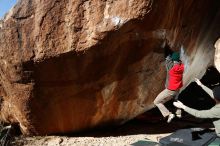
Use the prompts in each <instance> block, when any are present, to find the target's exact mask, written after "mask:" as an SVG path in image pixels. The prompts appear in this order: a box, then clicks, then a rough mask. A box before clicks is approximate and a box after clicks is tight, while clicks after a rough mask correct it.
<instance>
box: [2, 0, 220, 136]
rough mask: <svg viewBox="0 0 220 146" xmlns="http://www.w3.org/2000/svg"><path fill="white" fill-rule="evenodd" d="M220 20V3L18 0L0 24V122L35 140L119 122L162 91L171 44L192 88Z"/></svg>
mask: <svg viewBox="0 0 220 146" xmlns="http://www.w3.org/2000/svg"><path fill="white" fill-rule="evenodd" d="M219 20H220V2H219V0H212V1H210V0H194V1H192V0H167V1H164V0H114V1H113V0H108V1H103V0H96V1H91V0H90V1H85V0H83V1H82V0H72V1H67V0H47V1H39V0H20V1H19V2H18V4H17V5H16V6H15V7H14V8H13V9H11V10H10V11H9V13H8V14H7V15H6V16H5V17H4V19H3V20H2V21H1V22H0V95H1V96H2V100H1V101H2V102H1V116H0V117H1V120H2V121H4V122H10V123H19V125H20V127H21V130H22V132H23V133H24V134H35V135H45V134H53V133H65V132H77V131H81V130H85V129H89V128H93V127H97V126H104V125H113V124H122V123H124V122H126V121H128V120H129V119H132V118H133V117H135V116H137V115H139V114H141V113H143V112H145V111H147V110H149V109H151V108H152V107H153V104H152V101H153V100H154V98H155V97H156V96H157V94H158V93H159V92H160V91H161V90H162V89H163V88H164V80H165V68H164V49H163V47H164V40H165V38H166V39H167V40H168V41H169V45H170V46H171V48H173V50H178V49H180V48H181V56H182V59H183V62H184V63H185V66H186V71H185V74H184V85H185V86H187V85H188V83H189V82H190V81H192V80H193V78H194V77H196V76H197V77H200V76H202V74H203V72H204V71H205V69H206V68H207V66H208V65H209V64H212V63H213V58H214V57H213V56H214V46H213V43H214V41H215V40H216V38H217V37H218V35H219V32H220V31H219V29H220V28H219V26H218V25H217V24H219ZM176 46H177V47H176Z"/></svg>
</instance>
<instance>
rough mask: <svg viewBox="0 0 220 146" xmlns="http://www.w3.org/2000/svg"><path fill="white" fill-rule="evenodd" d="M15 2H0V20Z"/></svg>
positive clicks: (5, 0) (8, 0)
mask: <svg viewBox="0 0 220 146" xmlns="http://www.w3.org/2000/svg"><path fill="white" fill-rule="evenodd" d="M16 2H17V0H0V18H2V17H3V16H4V15H5V13H6V12H8V11H9V10H10V9H11V8H12V7H13V6H14V5H15V4H16Z"/></svg>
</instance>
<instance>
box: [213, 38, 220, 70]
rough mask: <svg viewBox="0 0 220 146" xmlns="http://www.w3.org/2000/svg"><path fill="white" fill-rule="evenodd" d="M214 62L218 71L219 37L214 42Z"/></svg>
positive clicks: (219, 61) (219, 63)
mask: <svg viewBox="0 0 220 146" xmlns="http://www.w3.org/2000/svg"><path fill="white" fill-rule="evenodd" d="M214 64H215V67H216V68H217V70H218V71H219V72H220V38H219V39H218V40H217V41H216V43H215V58H214Z"/></svg>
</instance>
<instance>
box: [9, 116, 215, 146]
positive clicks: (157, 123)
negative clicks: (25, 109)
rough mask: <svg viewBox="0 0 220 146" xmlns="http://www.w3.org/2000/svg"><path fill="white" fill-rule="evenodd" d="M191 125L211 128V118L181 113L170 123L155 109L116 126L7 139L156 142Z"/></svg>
mask: <svg viewBox="0 0 220 146" xmlns="http://www.w3.org/2000/svg"><path fill="white" fill-rule="evenodd" d="M149 117H150V118H149ZM192 127H202V128H212V123H211V121H207V120H201V119H196V118H193V117H191V116H190V115H187V114H185V115H184V117H183V118H182V119H177V118H175V119H174V120H173V121H172V122H171V123H169V124H168V123H166V121H165V120H164V119H161V116H160V115H158V113H155V112H149V113H146V114H145V115H142V116H139V117H138V118H136V119H134V120H132V121H129V122H127V123H126V124H124V125H122V126H118V127H108V128H103V129H93V130H91V131H87V132H83V133H77V134H76V133H75V134H69V135H65V136H44V137H40V136H36V137H24V136H19V137H16V138H15V139H14V140H13V141H12V142H11V145H13V146H103V145H105V146H106V145H107V146H108V145H109V146H110V145H111V146H116V145H117V146H125V145H133V144H134V143H136V142H137V141H140V140H144V141H152V142H159V140H160V138H163V137H165V136H168V135H170V134H171V133H172V132H174V131H176V130H178V129H184V128H192ZM156 145H157V144H156Z"/></svg>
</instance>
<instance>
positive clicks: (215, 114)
mask: <svg viewBox="0 0 220 146" xmlns="http://www.w3.org/2000/svg"><path fill="white" fill-rule="evenodd" d="M196 82H198V83H199V81H198V80H197V81H196ZM198 83H197V84H198ZM203 86H204V85H203ZM202 88H203V87H202ZM206 88H208V87H206ZM203 89H204V88H203ZM210 90H211V89H208V90H207V89H205V91H209V92H208V94H209V95H210V96H211V97H213V98H214V100H215V102H216V105H215V106H214V107H212V108H211V109H209V110H201V111H199V110H196V109H193V108H190V107H187V106H185V105H184V104H183V103H182V102H180V101H177V102H173V105H174V106H176V107H177V108H181V109H183V110H184V111H186V112H187V113H189V114H191V115H193V116H195V117H197V118H211V119H213V124H214V126H215V132H216V134H217V136H219V137H220V86H217V87H214V89H213V90H212V92H210ZM210 93H211V94H210Z"/></svg>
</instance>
